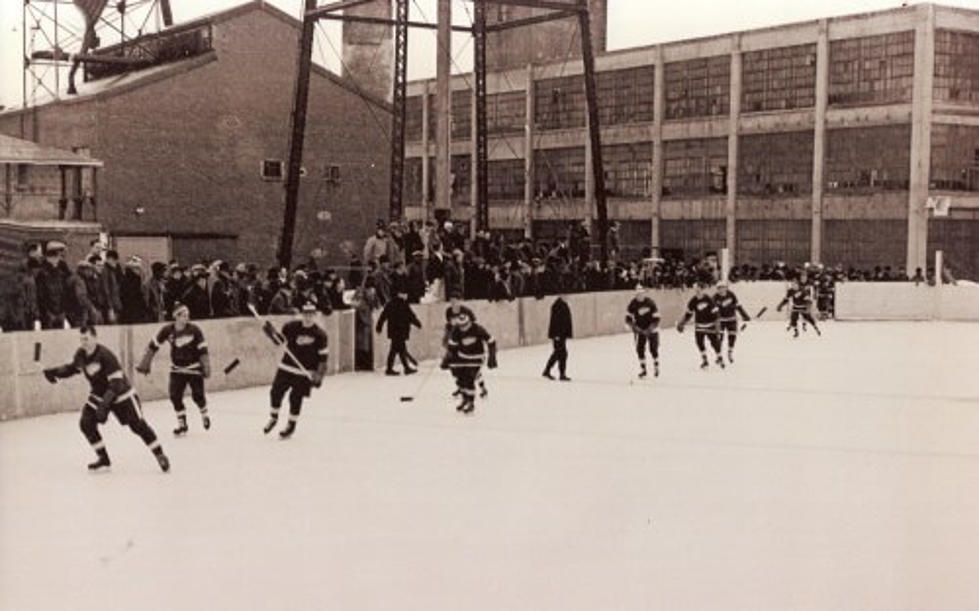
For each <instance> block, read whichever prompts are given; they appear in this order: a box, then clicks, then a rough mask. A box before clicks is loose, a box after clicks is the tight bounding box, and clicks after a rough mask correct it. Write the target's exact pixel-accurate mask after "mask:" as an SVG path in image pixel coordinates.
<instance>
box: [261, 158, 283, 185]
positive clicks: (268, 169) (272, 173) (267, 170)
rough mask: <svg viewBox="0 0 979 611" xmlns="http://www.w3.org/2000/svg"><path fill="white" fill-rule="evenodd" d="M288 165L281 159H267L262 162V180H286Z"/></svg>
mask: <svg viewBox="0 0 979 611" xmlns="http://www.w3.org/2000/svg"><path fill="white" fill-rule="evenodd" d="M285 175H286V164H285V162H284V161H282V160H281V159H266V160H264V161H263V162H262V180H270V181H281V180H284V179H285Z"/></svg>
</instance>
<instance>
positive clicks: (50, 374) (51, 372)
mask: <svg viewBox="0 0 979 611" xmlns="http://www.w3.org/2000/svg"><path fill="white" fill-rule="evenodd" d="M44 379H45V380H47V381H48V382H50V383H51V384H57V383H58V376H57V375H56V374H55V368H54V367H52V368H51V369H45V370H44Z"/></svg>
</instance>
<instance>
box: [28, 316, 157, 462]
mask: <svg viewBox="0 0 979 611" xmlns="http://www.w3.org/2000/svg"><path fill="white" fill-rule="evenodd" d="M79 331H80V333H81V334H80V336H79V339H80V342H81V348H79V349H78V351H77V352H75V356H74V358H72V360H71V362H70V363H68V364H67V365H62V366H60V367H51V368H49V369H45V370H44V377H45V378H46V379H47V381H48V382H50V383H52V384H55V383H56V382H57V381H58V378H70V377H71V376H73V375H75V374H78V373H81V374H83V375H84V376H85V378H86V379H87V380H88V383H89V386H90V387H91V390H90V391H89V395H88V401H86V402H85V406H84V407H82V417H81V422H80V426H81V429H82V434H84V435H85V439H87V440H88V442H89V443H90V444H91V445H92V449H93V450H95V453H96V455H97V456H98V460H96V461H95V462H93V463H91V464H89V465H88V468H89V470H91V471H98V470H99V469H102V468H105V467H108V466H109V465H110V464H111V463H110V461H109V453H108V452H106V449H105V442H103V441H102V436H101V435H100V434H99V425H101V424H105V422H106V421H107V420H108V419H109V412H112V413H113V414H115V416H116V420H118V421H119V424H122V425H123V426H128V427H129V429H130V430H131V431H132V432H133V433H135V434H136V435H139V437H140V439H142V440H143V443H145V444H146V445H147V447H149V449H150V450H152V451H153V455H154V456H155V457H156V462H157V463H158V464H159V465H160V468H161V469H163V471H164V472H166V471H169V470H170V461H169V460H168V459H167V456H166V454H164V453H163V448H161V447H160V442H159V440H158V439H157V438H156V433H155V432H153V429H152V428H151V427H150V425H149V423H147V422H146V420H144V419H143V412H142V408H141V405H140V402H139V397H138V396H137V395H136V391H135V390H133V387H132V386H130V385H129V381H128V380H126V376H125V374H123V372H122V367H120V365H119V359H117V358H116V355H114V354H112V351H111V350H109V349H108V348H106V347H105V346H103V345H102V344H100V343H98V340H97V339H96V334H95V327H93V326H91V325H84V326H82V327H81V328H80V329H79Z"/></svg>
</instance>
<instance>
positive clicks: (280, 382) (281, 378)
mask: <svg viewBox="0 0 979 611" xmlns="http://www.w3.org/2000/svg"><path fill="white" fill-rule="evenodd" d="M287 390H289V374H287V373H286V372H284V371H282V370H281V369H279V370H278V371H276V372H275V379H274V380H272V388H271V390H269V400H270V403H271V405H272V408H271V411H270V413H269V422H268V424H266V425H265V428H264V429H263V431H264V432H265V433H268V432H269V431H271V430H272V429H274V428H275V424H276V423H277V422H278V421H279V408H281V407H282V398H283V397H284V396H285V394H286V391H287Z"/></svg>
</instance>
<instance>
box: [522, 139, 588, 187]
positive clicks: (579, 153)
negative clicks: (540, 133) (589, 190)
mask: <svg viewBox="0 0 979 611" xmlns="http://www.w3.org/2000/svg"><path fill="white" fill-rule="evenodd" d="M534 185H535V186H534V195H535V197H537V198H540V199H573V198H583V197H584V196H585V149H584V147H573V148H561V149H541V150H537V151H535V152H534Z"/></svg>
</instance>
